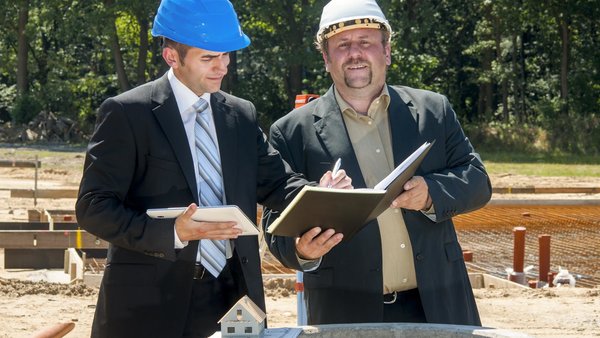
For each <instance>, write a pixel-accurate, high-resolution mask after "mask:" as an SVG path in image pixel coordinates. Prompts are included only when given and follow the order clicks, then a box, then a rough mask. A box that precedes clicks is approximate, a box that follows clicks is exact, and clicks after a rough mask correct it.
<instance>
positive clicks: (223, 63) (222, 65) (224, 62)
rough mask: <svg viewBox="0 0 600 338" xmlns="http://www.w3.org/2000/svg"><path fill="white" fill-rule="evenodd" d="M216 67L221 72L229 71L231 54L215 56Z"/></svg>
mask: <svg viewBox="0 0 600 338" xmlns="http://www.w3.org/2000/svg"><path fill="white" fill-rule="evenodd" d="M214 66H215V68H216V69H217V70H219V71H221V72H225V73H227V66H229V54H223V55H221V56H220V57H218V58H215V64H214Z"/></svg>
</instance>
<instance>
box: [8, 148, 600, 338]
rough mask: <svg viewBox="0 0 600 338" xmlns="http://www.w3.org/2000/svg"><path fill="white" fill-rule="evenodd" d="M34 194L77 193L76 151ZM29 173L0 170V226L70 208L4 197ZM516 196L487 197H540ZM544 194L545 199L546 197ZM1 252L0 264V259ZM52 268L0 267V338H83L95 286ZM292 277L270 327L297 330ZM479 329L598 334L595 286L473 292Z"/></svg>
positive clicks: (273, 285) (504, 180) (599, 297)
mask: <svg viewBox="0 0 600 338" xmlns="http://www.w3.org/2000/svg"><path fill="white" fill-rule="evenodd" d="M18 152H19V149H17V150H15V149H11V148H6V147H0V159H6V158H11V156H12V157H18ZM40 160H41V161H42V167H41V168H40V169H39V172H38V189H76V188H77V185H78V183H79V179H80V177H81V167H82V163H83V156H82V153H80V152H79V153H78V152H73V153H68V154H66V155H65V156H61V157H53V156H46V157H41V158H40ZM491 179H492V184H493V186H495V187H507V186H513V187H524V186H536V187H537V186H543V187H600V178H568V177H567V178H565V177H529V176H521V175H514V174H510V173H506V174H502V175H495V176H492V177H491ZM33 185H34V170H33V169H31V168H25V169H23V168H0V221H2V222H7V221H18V222H21V221H23V222H26V221H27V220H28V210H29V209H32V208H38V209H60V210H65V209H66V210H72V209H73V208H74V202H75V200H74V199H70V198H64V199H38V203H37V206H34V205H33V201H32V199H31V198H11V197H10V189H32V188H33ZM544 197H545V196H540V195H535V196H528V195H516V194H513V196H501V195H495V196H494V198H498V199H506V198H544ZM546 197H547V196H546ZM551 198H578V199H597V200H600V194H587V195H586V194H558V195H557V194H554V195H552V196H551ZM2 255H3V252H2V250H0V262H3V261H4V260H3V257H2ZM49 275H52V276H54V277H56V276H57V275H60V272H58V271H39V270H38V271H32V270H12V269H11V270H6V269H3V266H2V265H0V338H9V337H10V338H18V337H31V335H32V334H33V333H34V332H36V331H37V330H40V329H43V328H47V327H48V326H51V325H53V324H56V323H60V322H73V323H75V328H74V330H73V331H72V332H71V333H69V334H67V335H66V337H88V336H89V333H90V326H91V322H92V319H93V314H94V310H95V303H96V296H97V289H95V288H90V287H86V286H84V285H68V284H56V283H47V282H43V281H39V280H44V279H45V277H47V276H49ZM293 283H294V280H293V278H276V279H269V280H265V290H266V301H267V318H268V321H269V325H270V326H271V327H282V326H294V325H296V294H295V292H294V291H293ZM474 292H475V296H476V300H477V304H478V307H479V311H480V315H481V319H482V322H483V325H484V326H488V327H494V328H500V329H508V330H514V331H517V332H522V333H526V334H530V335H532V336H535V337H600V288H594V289H589V288H587V289H586V288H565V287H563V288H552V289H476V290H474Z"/></svg>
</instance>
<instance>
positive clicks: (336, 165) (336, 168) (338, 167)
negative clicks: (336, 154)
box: [327, 158, 342, 188]
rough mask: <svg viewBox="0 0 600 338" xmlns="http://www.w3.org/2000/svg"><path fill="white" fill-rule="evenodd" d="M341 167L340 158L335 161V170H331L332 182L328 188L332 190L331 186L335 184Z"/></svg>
mask: <svg viewBox="0 0 600 338" xmlns="http://www.w3.org/2000/svg"><path fill="white" fill-rule="evenodd" d="M341 166H342V159H341V158H338V159H337V161H335V164H334V165H333V169H332V170H331V182H329V185H327V187H328V188H331V185H332V183H333V178H334V177H335V175H336V174H337V172H338V170H340V167H341Z"/></svg>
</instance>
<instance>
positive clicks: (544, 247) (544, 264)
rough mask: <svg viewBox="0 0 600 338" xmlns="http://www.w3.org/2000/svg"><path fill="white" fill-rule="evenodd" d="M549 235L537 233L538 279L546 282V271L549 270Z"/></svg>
mask: <svg viewBox="0 0 600 338" xmlns="http://www.w3.org/2000/svg"><path fill="white" fill-rule="evenodd" d="M550 238H551V236H550V235H546V234H544V235H539V236H538V241H539V244H540V253H539V256H540V263H539V264H540V272H539V276H538V279H539V280H540V281H542V282H546V283H548V272H549V271H550Z"/></svg>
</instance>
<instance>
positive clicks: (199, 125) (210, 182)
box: [193, 99, 227, 277]
mask: <svg viewBox="0 0 600 338" xmlns="http://www.w3.org/2000/svg"><path fill="white" fill-rule="evenodd" d="M193 107H194V109H195V110H196V113H197V114H196V123H195V126H194V134H195V143H196V154H197V157H198V172H199V174H200V178H201V179H200V192H199V195H200V205H201V206H212V205H222V204H223V174H222V172H221V159H220V158H219V152H218V151H217V145H216V143H215V140H214V139H213V138H212V137H211V135H210V129H209V117H210V116H209V115H208V111H207V109H208V102H206V101H205V100H204V99H199V100H198V101H197V102H196V103H194V106H193ZM199 250H200V262H201V263H202V265H203V266H204V267H205V268H206V270H208V272H210V273H211V274H212V275H213V276H215V277H218V276H219V274H220V273H221V271H222V270H223V268H224V267H225V264H226V263H227V259H226V256H225V252H226V251H225V241H224V240H210V239H203V240H201V241H200V246H199Z"/></svg>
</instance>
